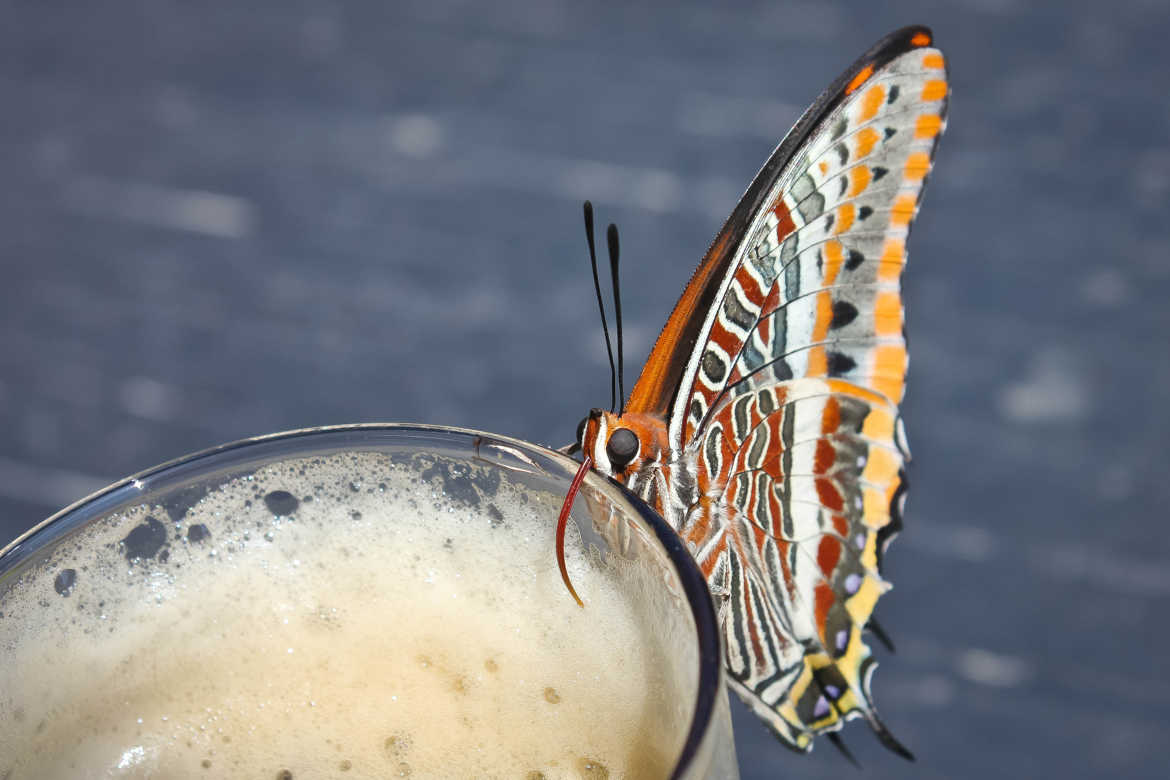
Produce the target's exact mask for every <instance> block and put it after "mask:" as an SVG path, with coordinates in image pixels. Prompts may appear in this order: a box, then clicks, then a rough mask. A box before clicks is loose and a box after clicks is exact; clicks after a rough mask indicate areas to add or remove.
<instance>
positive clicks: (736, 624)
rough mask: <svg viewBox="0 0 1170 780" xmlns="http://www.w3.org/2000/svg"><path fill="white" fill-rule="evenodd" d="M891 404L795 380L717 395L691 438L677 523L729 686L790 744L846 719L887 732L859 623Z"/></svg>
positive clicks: (872, 571) (873, 581)
mask: <svg viewBox="0 0 1170 780" xmlns="http://www.w3.org/2000/svg"><path fill="white" fill-rule="evenodd" d="M897 414H898V410H897V407H896V406H894V405H893V404H892V403H890V401H889V400H887V399H886V398H885V397H884V396H882V395H881V394H880V393H876V392H873V391H870V390H866V389H864V388H861V387H858V386H857V385H855V384H853V383H851V382H847V381H844V380H837V379H808V378H806V379H796V380H791V381H787V382H781V383H776V384H773V385H771V386H768V387H764V388H761V389H759V390H756V391H754V392H749V393H742V394H740V395H738V396H736V397H735V398H734V399H731V398H728V399H727V400H725V401H724V402H722V403H721V404H720V406H719V408H718V409H717V410H716V411H715V413H714V414H712V415H711V417H710V420H709V422H708V424H707V425H706V427H705V428H704V431H703V435H702V436H701V437H700V438H699V439H698V440H697V441H696V442H695V444H694V445H693V447H692V451H693V452H694V455H695V459H696V472H695V473H696V488H697V491H698V493H699V500H698V502H696V504H695V505H694V506H695V508H694V511H692V512H690V513H689V514H688V515H687V517H686V519H685V520H684V522H683V523H682V524H681V525H680V528H679V532H680V533H681V534H682V535H683V537H684V538H686V539H687V541H688V542H689V543H690V544H691V548H692V550H693V551H694V554H695V558H696V560H697V562H698V563H699V567H700V569H702V571H703V572H704V574H705V575H707V578H708V582H710V583H711V585H712V591H713V592H714V593H715V594H716V596H717V602H718V603H719V604H720V608H721V611H722V612H723V614H722V615H721V618H722V621H723V625H724V627H725V630H724V642H725V648H726V651H727V667H728V673H729V675H730V677H731V679H732V685H733V687H734V688H735V689H736V691H737V692H738V693H739V694H740V696H741V697H742V698H743V699H744V700H745V701H746V702H747V703H748V704H749V705H750V706H751V707H752V708H753V709H754V710H755V711H756V713H757V714H758V715H759V716H760V717H761V718H763V719H764V720H765V722H767V723H768V724H769V725H770V726H771V727H772V728H773V730H775V731H776V732H777V733H778V734H779V735H780V736H781V737H782V738H783V739H784V740H785V741H787V742H788V743H789V744H791V745H793V746H794V747H797V748H802V749H803V748H807V747H808V746H809V745H810V744H811V740H812V736H813V735H814V734H815V733H818V732H823V731H832V730H835V729H837V728H839V727H840V725H841V723H842V721H844V720H847V719H849V718H851V717H855V716H864V717H865V718H866V719H867V720H869V722H870V723H871V725H873V726H874V728H875V730H877V732H878V733H879V735H882V736H883V737H885V738H886V739H887V740H889V741H892V737H889V735H888V732H887V731H886V729H885V728H884V726H882V725H881V722H880V721H879V720H878V718H877V714H876V711H875V709H874V706H873V701H872V697H871V695H870V688H869V681H870V675H871V673H872V671H873V669H874V667H875V662H874V661H873V659H872V658H871V656H870V652H869V648H868V647H867V646H866V644H865V642H864V640H863V637H862V631H863V629H864V628H865V625H866V623H867V622H868V620H869V618H870V615H871V613H872V612H873V607H874V604H875V602H876V601H877V599H878V597H879V596H881V594H882V593H884V592H885V591H886V590H887V589H888V587H889V586H888V584H887V583H886V582H885V580H884V579H882V576H881V573H880V559H881V553H882V551H883V548H884V546H885V544H886V542H888V540H889V536H890V535H891V532H892V531H893V530H894V529H896V528H897V527H899V526H900V524H901V519H900V515H901V499H902V497H903V494H904V493H903V489H902V486H903V482H902V465H903V462H904V460H905V457H906V456H905V450H904V446H903V444H902V441H901V436H900V426H899V421H898V416H897Z"/></svg>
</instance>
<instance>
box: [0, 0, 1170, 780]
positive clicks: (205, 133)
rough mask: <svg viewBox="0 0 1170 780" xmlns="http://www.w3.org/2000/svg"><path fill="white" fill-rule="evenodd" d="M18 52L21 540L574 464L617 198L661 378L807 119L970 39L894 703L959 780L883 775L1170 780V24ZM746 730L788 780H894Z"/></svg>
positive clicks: (451, 17) (479, 16)
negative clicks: (192, 504) (715, 266)
mask: <svg viewBox="0 0 1170 780" xmlns="http://www.w3.org/2000/svg"><path fill="white" fill-rule="evenodd" d="M0 15H2V18H3V24H2V25H0V175H2V177H3V178H2V179H0V262H2V263H3V276H2V279H3V281H2V282H0V323H2V338H0V543H2V542H3V541H4V540H7V539H9V538H11V537H13V536H15V535H16V534H17V533H18V532H20V531H21V530H23V529H24V528H26V527H28V526H29V525H31V524H33V523H35V522H37V521H38V520H40V519H42V518H43V517H45V516H46V515H48V514H49V513H51V512H52V511H53V510H54V509H56V508H58V507H60V506H62V505H64V504H66V503H68V502H70V501H72V500H74V499H76V498H78V497H80V496H82V495H84V494H85V493H86V492H88V491H89V490H91V489H93V488H96V487H98V486H100V485H101V484H103V483H105V482H106V481H109V480H112V479H114V478H116V477H120V476H123V475H125V474H128V473H130V472H134V471H137V470H140V469H142V468H145V467H147V466H150V465H153V464H155V463H158V462H160V461H163V460H167V459H170V458H172V457H175V456H178V455H181V454H183V453H186V452H189V451H192V450H197V449H201V448H204V447H207V446H209V445H213V444H217V443H220V442H224V441H228V440H232V439H238V438H241V437H245V436H249V435H252V434H259V433H266V432H271V431H276V430H281V429H288V428H297V427H304V426H310V425H320V424H328V423H343V422H357V421H375V420H402V421H424V422H433V423H445V424H452V425H463V426H471V427H477V428H482V429H486V430H490V431H496V432H500V433H507V434H512V435H516V436H520V437H523V438H527V439H531V440H535V441H538V442H544V443H548V444H552V445H559V444H562V443H565V442H566V441H568V440H569V439H570V438H571V437H572V434H573V431H574V427H575V425H576V423H577V420H578V419H579V418H580V417H581V415H582V413H583V412H584V411H585V410H587V409H588V408H589V407H590V406H594V405H601V404H604V403H606V402H607V398H608V390H607V382H608V374H607V368H606V365H605V356H604V351H603V348H602V344H601V339H600V333H599V329H598V327H597V314H596V304H595V303H594V301H593V299H592V290H591V287H590V277H589V271H588V268H587V265H586V261H585V252H584V242H583V241H582V230H581V227H580V219H581V218H580V201H581V200H582V199H583V198H585V197H589V198H592V199H593V200H594V202H595V203H596V204H597V206H598V208H599V212H600V218H601V219H602V220H605V221H608V220H614V221H617V222H618V223H619V224H620V225H621V227H622V230H623V237H624V242H623V246H624V250H625V251H624V258H625V296H626V297H625V310H626V316H627V322H628V328H627V336H628V345H629V353H630V363H631V364H632V365H634V366H637V365H640V363H641V360H642V359H643V358H644V356H645V354H646V352H647V350H648V349H649V346H650V343H651V341H652V339H653V338H654V336H655V335H656V334H657V332H658V329H659V328H660V327H661V325H662V323H663V322H664V321H665V318H666V315H667V313H668V311H669V309H670V307H671V305H673V302H674V301H675V299H676V298H677V296H678V294H679V293H680V292H681V290H682V287H683V285H684V283H685V281H686V280H687V278H688V276H689V274H690V272H691V270H692V268H693V267H694V265H695V264H696V263H697V261H698V259H699V258H700V256H701V255H702V253H703V251H704V250H705V248H706V246H707V244H708V242H709V241H710V239H711V237H712V236H713V235H714V233H715V231H716V230H717V229H718V227H719V225H720V224H721V223H722V220H723V218H724V217H725V216H726V215H727V214H728V213H729V212H730V210H731V208H732V206H733V205H734V203H735V201H736V199H737V198H738V196H739V193H740V192H741V191H742V189H743V188H744V187H745V186H746V184H747V182H748V181H749V180H750V178H751V176H752V175H753V174H754V172H755V171H756V169H757V168H758V166H759V165H760V164H761V163H762V162H763V161H764V159H765V158H766V156H767V155H768V153H769V151H770V150H771V149H772V147H773V145H774V144H775V143H776V142H777V140H778V139H779V138H780V136H781V135H783V133H784V132H785V130H786V129H787V127H788V126H789V124H790V123H791V122H792V121H793V120H794V119H795V118H796V116H797V115H798V113H799V111H800V110H802V109H803V107H804V106H805V105H806V104H807V103H808V102H810V101H811V100H812V99H813V98H814V97H815V96H816V94H817V93H818V92H819V91H820V90H821V89H822V88H823V87H824V86H825V85H826V84H827V83H828V82H829V81H830V80H831V79H832V78H833V77H835V76H836V75H837V73H838V72H839V71H840V70H842V69H843V68H844V67H845V66H846V65H847V64H848V63H849V62H851V61H852V60H853V58H854V57H855V56H856V55H857V54H859V53H860V52H861V51H863V50H864V49H865V48H866V47H868V46H869V44H870V43H872V42H873V41H874V40H876V39H877V38H878V37H879V36H881V35H882V34H884V33H885V32H887V31H888V30H890V29H893V28H895V27H898V26H901V25H903V24H907V23H913V22H921V23H925V24H929V25H932V26H933V27H934V30H935V33H936V37H937V40H938V42H939V43H940V45H941V46H942V48H943V49H944V50H945V51H946V53H947V54H948V57H949V61H950V67H951V80H952V86H953V98H952V104H951V114H950V128H949V130H948V133H947V136H946V137H945V138H944V139H943V144H942V148H941V151H940V154H939V159H938V166H937V168H936V171H935V174H934V176H933V179H932V181H931V184H930V187H929V188H928V192H927V195H926V199H925V205H924V208H923V211H922V214H921V216H920V219H919V222H918V225H917V227H916V229H915V232H914V235H913V237H912V240H911V244H910V249H911V258H912V259H911V264H910V267H909V269H908V271H907V275H906V279H905V284H906V298H907V308H908V311H909V336H910V344H911V354H912V363H911V376H910V382H909V395H908V398H907V401H906V404H905V412H906V417H907V421H908V427H909V434H910V440H911V443H912V445H913V448H914V454H915V461H914V463H913V466H912V470H911V474H910V477H911V482H912V485H913V489H912V493H911V500H910V505H909V514H908V518H907V529H906V532H905V533H904V535H903V536H902V537H901V538H900V539H899V542H898V543H897V544H896V545H895V547H894V548H893V550H892V552H891V554H890V556H889V568H890V576H891V577H892V578H893V580H894V582H895V584H896V589H895V591H894V592H893V593H892V594H891V595H890V596H889V597H888V598H886V599H885V600H883V602H882V604H881V605H880V607H879V612H880V613H881V615H882V618H883V623H884V624H885V626H886V627H887V629H888V630H889V631H890V632H891V633H892V634H893V636H894V638H895V640H897V641H898V643H899V653H898V654H897V655H896V656H894V657H888V658H885V659H884V660H885V662H884V663H883V666H882V669H881V670H880V671H879V672H878V674H877V679H876V681H875V690H876V694H877V697H878V700H879V703H880V705H881V707H882V711H883V714H884V715H885V716H886V719H887V720H888V721H889V723H890V725H891V727H892V728H893V730H894V731H895V733H897V734H898V735H899V737H900V738H901V739H903V740H904V741H905V742H906V743H907V744H908V745H909V746H910V747H911V748H912V749H914V750H915V751H916V752H917V753H918V756H919V762H918V763H917V764H915V765H913V766H910V765H906V764H904V763H903V762H902V761H901V760H900V759H898V758H897V757H895V756H893V755H891V754H888V753H886V752H885V751H883V750H882V749H881V748H880V746H878V745H877V744H876V742H875V741H874V740H873V739H872V737H871V736H870V735H869V734H867V733H866V729H865V727H864V726H861V725H856V724H855V725H853V726H852V727H851V728H849V729H848V730H847V731H846V734H845V736H846V738H847V741H848V742H849V743H850V744H851V745H852V746H853V748H854V750H855V752H856V753H857V754H858V756H859V758H860V759H861V761H862V763H863V764H864V766H865V769H864V772H863V774H864V775H865V776H872V777H923V778H926V777H972V778H974V777H979V778H984V777H988V776H997V777H998V776H1007V777H1026V776H1038V775H1053V776H1062V777H1065V778H1089V777H1100V776H1103V775H1106V774H1110V775H1112V776H1126V777H1161V776H1164V774H1163V773H1164V771H1165V760H1166V758H1165V749H1164V748H1165V741H1166V738H1167V734H1168V727H1170V652H1168V651H1167V649H1166V643H1167V642H1168V641H1170V629H1168V628H1167V624H1166V615H1167V609H1168V607H1170V512H1168V510H1167V506H1170V469H1168V466H1170V457H1168V455H1167V452H1168V447H1167V443H1166V440H1167V437H1168V435H1170V411H1168V409H1170V403H1168V399H1167V395H1168V393H1167V391H1168V390H1170V339H1168V337H1167V328H1168V326H1170V314H1168V309H1167V306H1166V302H1167V297H1168V294H1170V226H1168V223H1167V217H1166V208H1167V203H1168V200H1170V199H1168V195H1170V141H1168V140H1167V139H1168V138H1170V103H1168V102H1167V98H1166V84H1167V82H1166V77H1167V73H1168V72H1170V56H1168V54H1167V47H1166V41H1167V40H1170V11H1168V9H1167V4H1166V3H1164V2H1161V1H1160V0H1150V1H1149V2H1110V3H1095V2H1087V1H1084V0H1078V2H1061V3H1051V4H1048V5H1047V6H1042V5H1041V4H1038V3H1024V2H1017V1H1016V0H970V1H969V2H947V3H938V2H926V1H925V0H923V2H899V3H891V4H880V3H865V4H858V5H848V4H846V3H843V2H833V3H824V2H801V3H756V4H752V5H738V6H735V7H734V9H733V8H732V7H730V6H725V5H723V4H720V5H719V6H718V7H716V4H708V3H702V2H693V3H686V4H683V3H669V4H661V5H659V4H650V3H631V2H619V3H605V4H598V3H592V2H588V3H582V2H567V1H566V0H558V1H557V2H540V3H535V2H534V3H532V4H531V5H529V4H527V3H519V2H512V3H492V4H490V5H489V4H486V3H483V2H475V1H473V0H467V1H466V2H461V1H455V2H452V1H451V0H419V1H418V2H414V3H387V2H368V3H346V4H340V3H326V2H295V1H293V0H279V2H277V1H275V0H266V2H259V1H255V2H249V3H232V2H200V3H181V2H174V1H168V2H163V1H161V0H151V1H150V2H145V1H144V2H140V3H75V4H62V3H51V2H31V1H30V2H8V3H5V4H4V6H3V11H2V14H0ZM631 373H632V374H633V373H635V372H631ZM632 379H633V377H632V376H631V381H632ZM878 652H879V653H883V651H881V650H879V651H878ZM883 655H885V654H884V653H883ZM736 728H737V739H738V743H739V751H740V759H741V763H742V764H743V775H744V777H745V778H765V777H768V778H771V777H793V778H796V777H802V778H803V777H809V778H816V777H829V776H834V777H835V776H840V775H843V776H845V777H849V776H852V775H853V770H851V769H850V768H849V767H848V765H846V764H845V763H844V762H843V761H842V760H841V759H840V758H839V757H838V756H837V755H836V754H835V752H834V751H833V750H832V749H831V748H830V747H829V746H828V745H821V748H820V749H819V750H817V751H816V752H815V753H814V754H813V755H812V756H811V757H807V758H805V757H800V756H797V755H794V754H791V753H789V752H788V751H786V750H784V749H783V748H781V747H780V746H778V745H776V744H775V743H774V742H773V741H772V739H771V737H770V736H769V735H768V734H767V733H766V732H765V731H764V729H763V728H762V727H761V726H759V725H757V724H756V723H754V722H753V720H752V718H751V716H750V715H747V714H746V713H745V711H744V710H743V709H742V708H740V707H738V705H737V706H736ZM1158 756H1161V757H1162V758H1161V759H1159V758H1158ZM1158 765H1162V766H1163V770H1162V771H1161V772H1159V771H1157V770H1156V767H1157V766H1158Z"/></svg>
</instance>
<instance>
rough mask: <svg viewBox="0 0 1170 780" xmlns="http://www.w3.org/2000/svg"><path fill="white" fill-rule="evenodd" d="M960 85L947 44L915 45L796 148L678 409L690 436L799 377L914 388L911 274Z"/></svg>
mask: <svg viewBox="0 0 1170 780" xmlns="http://www.w3.org/2000/svg"><path fill="white" fill-rule="evenodd" d="M947 94H948V88H947V82H946V75H945V67H944V62H943V58H942V54H941V53H940V52H939V51H938V50H937V49H933V48H929V47H927V48H920V49H912V50H910V51H908V52H906V53H905V54H903V55H901V56H900V57H897V58H895V59H893V60H891V61H890V62H889V63H887V64H886V65H885V66H884V67H882V68H881V69H880V70H877V71H876V72H874V73H872V74H870V75H869V76H868V78H867V79H865V80H864V81H863V82H861V83H859V84H858V85H857V86H856V87H855V88H854V90H853V91H852V93H851V94H850V95H849V96H848V97H847V99H845V100H844V101H842V102H841V104H840V105H839V106H838V107H837V108H836V109H835V110H834V111H833V112H832V113H830V114H829V116H828V117H827V118H826V119H825V120H824V121H823V122H822V123H821V125H820V126H819V128H818V129H817V131H816V132H814V133H813V134H812V136H811V137H810V138H809V139H808V141H807V144H806V146H805V147H804V148H803V149H801V150H800V151H798V153H797V154H796V155H795V156H794V157H793V159H792V162H791V163H790V164H789V165H788V166H787V168H786V170H785V171H784V172H783V173H782V174H781V175H780V177H779V178H778V180H777V181H776V183H775V185H774V186H773V188H772V192H771V193H770V194H769V197H768V198H767V201H766V202H767V207H766V208H764V209H762V210H761V211H760V212H759V213H758V214H757V215H756V217H755V219H754V221H753V223H752V225H751V227H750V228H749V230H748V232H747V240H746V241H744V242H743V243H742V245H741V248H740V250H739V251H738V253H737V257H736V259H735V261H734V262H733V263H732V264H731V266H730V268H729V270H728V273H727V276H726V278H725V280H724V284H723V289H722V295H721V296H720V298H719V299H718V302H717V304H716V306H715V307H713V308H712V315H713V316H711V318H710V320H711V321H710V327H709V329H708V331H707V334H706V337H705V338H704V339H703V341H702V343H703V345H704V346H703V350H702V353H701V356H700V357H699V358H698V360H697V361H696V365H695V367H694V368H695V370H694V372H693V374H692V381H691V385H690V388H689V390H688V392H686V393H680V394H679V401H678V403H679V404H683V403H685V412H684V409H683V408H682V407H681V406H680V407H679V408H677V409H676V410H675V411H676V414H677V415H678V416H679V417H685V420H686V423H685V427H684V429H683V431H682V435H681V437H680V439H681V441H684V442H685V441H690V440H692V439H693V438H694V437H695V436H696V435H697V434H698V433H699V429H700V428H701V427H702V425H703V422H704V420H705V419H706V417H707V416H708V412H709V410H710V409H711V407H712V405H713V404H715V403H716V402H717V400H718V399H720V398H722V397H723V396H725V395H728V394H732V395H734V394H738V393H746V392H751V391H752V390H753V389H755V388H758V387H761V386H766V385H768V384H770V383H774V382H782V381H785V380H788V379H791V378H793V377H822V376H828V377H841V378H845V379H849V380H850V381H852V382H854V383H856V384H858V385H859V386H861V387H866V388H869V389H872V390H876V391H878V392H880V393H882V394H883V395H885V396H886V397H887V398H889V399H890V400H891V401H893V402H895V403H897V402H899V401H900V400H901V399H902V392H903V384H904V377H905V372H906V363H907V358H906V345H905V342H904V340H903V336H902V299H901V295H900V283H899V279H900V277H901V273H902V267H903V265H904V264H905V261H906V249H905V243H906V236H907V234H908V232H909V229H910V223H911V221H912V220H913V218H914V215H915V214H916V213H917V210H918V202H919V196H920V194H921V192H922V186H923V183H924V181H925V178H926V175H927V173H928V172H929V170H930V167H931V160H932V157H933V152H934V147H935V144H936V142H937V140H938V136H939V134H940V133H941V131H942V129H943V127H944V122H945V111H946V98H947Z"/></svg>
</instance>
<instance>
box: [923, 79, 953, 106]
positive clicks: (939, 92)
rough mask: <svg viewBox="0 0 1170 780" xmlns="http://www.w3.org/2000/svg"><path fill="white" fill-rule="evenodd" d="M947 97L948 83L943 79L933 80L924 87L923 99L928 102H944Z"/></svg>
mask: <svg viewBox="0 0 1170 780" xmlns="http://www.w3.org/2000/svg"><path fill="white" fill-rule="evenodd" d="M946 96H947V83H946V82H945V81H943V80H941V79H931V80H930V81H928V82H926V83H925V84H923V85H922V99H923V100H924V101H926V102H930V101H932V100H942V99H943V98H945V97H946Z"/></svg>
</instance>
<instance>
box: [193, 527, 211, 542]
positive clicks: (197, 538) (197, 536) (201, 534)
mask: <svg viewBox="0 0 1170 780" xmlns="http://www.w3.org/2000/svg"><path fill="white" fill-rule="evenodd" d="M209 536H211V531H208V530H207V526H205V525H204V524H203V523H196V524H195V525H193V526H190V527H189V528H188V529H187V541H188V542H202V541H203V540H204V539H206V538H208V537H209Z"/></svg>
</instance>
